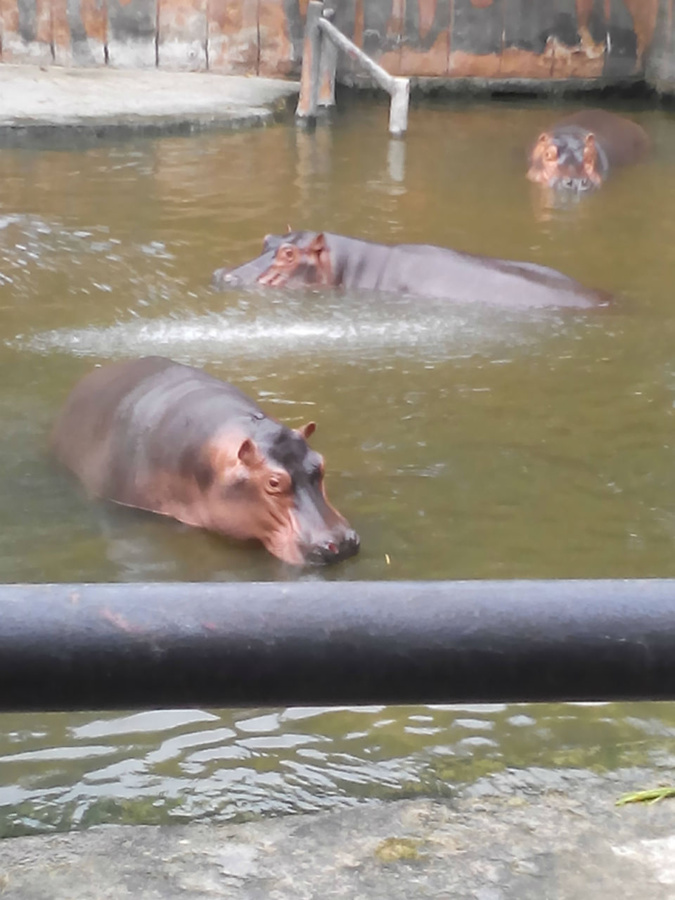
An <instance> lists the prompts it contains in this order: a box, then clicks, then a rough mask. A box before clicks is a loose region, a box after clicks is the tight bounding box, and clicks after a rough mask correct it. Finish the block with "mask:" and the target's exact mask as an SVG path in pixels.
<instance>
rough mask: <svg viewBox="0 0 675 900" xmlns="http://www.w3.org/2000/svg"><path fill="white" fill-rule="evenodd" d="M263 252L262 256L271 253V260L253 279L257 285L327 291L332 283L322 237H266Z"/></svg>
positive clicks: (305, 233)
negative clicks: (320, 288) (325, 289)
mask: <svg viewBox="0 0 675 900" xmlns="http://www.w3.org/2000/svg"><path fill="white" fill-rule="evenodd" d="M264 248H265V252H266V253H274V258H273V260H272V262H271V264H270V265H269V266H268V267H267V269H266V270H265V271H264V272H263V273H262V274H260V275H258V277H257V278H256V282H257V283H258V284H263V285H265V286H267V287H286V286H287V285H289V286H297V285H306V286H307V287H322V286H323V287H328V286H331V285H333V284H334V283H335V280H334V276H333V269H332V266H331V258H330V251H329V249H328V243H327V241H326V237H325V235H324V234H322V233H319V234H316V233H314V232H311V231H310V232H308V231H295V232H290V233H289V234H285V235H283V237H282V236H280V235H273V234H270V235H267V237H266V238H265V243H264Z"/></svg>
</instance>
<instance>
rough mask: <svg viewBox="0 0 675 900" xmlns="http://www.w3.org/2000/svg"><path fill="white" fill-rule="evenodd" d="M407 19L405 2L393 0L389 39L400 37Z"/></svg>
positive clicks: (388, 28) (403, 0)
mask: <svg viewBox="0 0 675 900" xmlns="http://www.w3.org/2000/svg"><path fill="white" fill-rule="evenodd" d="M404 18H405V0H392V3H391V15H390V16H389V21H388V22H387V37H400V36H401V32H402V31H403V20H404Z"/></svg>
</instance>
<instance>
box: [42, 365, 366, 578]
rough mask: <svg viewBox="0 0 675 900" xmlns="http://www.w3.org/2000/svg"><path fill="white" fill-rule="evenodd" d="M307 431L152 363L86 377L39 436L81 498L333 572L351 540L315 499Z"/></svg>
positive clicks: (315, 468) (213, 385)
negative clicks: (46, 436)
mask: <svg viewBox="0 0 675 900" xmlns="http://www.w3.org/2000/svg"><path fill="white" fill-rule="evenodd" d="M314 430H315V425H314V423H313V422H310V423H309V424H307V425H304V426H303V427H301V428H298V429H293V428H288V427H287V426H285V425H282V424H281V423H279V422H277V421H276V420H275V419H272V418H270V417H269V416H267V415H265V413H264V412H263V411H262V410H261V409H260V408H259V407H258V406H257V404H256V403H254V402H253V401H252V400H251V399H250V398H249V397H247V396H246V395H245V394H244V393H242V392H241V391H240V390H238V388H236V387H234V386H232V385H231V384H227V383H226V382H224V381H221V380H220V379H218V378H213V377H212V376H211V375H208V374H207V373H206V372H204V371H202V370H201V369H194V368H192V367H190V366H184V365H181V364H179V363H175V362H172V361H171V360H169V359H163V358H161V357H158V356H150V357H144V358H142V359H136V360H131V361H125V362H117V363H112V364H110V365H106V366H102V367H100V368H97V369H94V371H93V372H91V373H89V374H88V375H86V376H85V377H84V378H83V379H82V380H81V381H80V382H79V383H78V384H77V385H76V386H75V387H74V389H73V390H72V392H71V394H70V396H69V397H68V399H67V401H66V404H65V406H64V408H63V410H62V412H61V414H60V416H59V417H58V419H57V421H56V424H55V426H54V429H53V432H52V436H51V448H52V451H53V453H54V454H55V456H56V457H57V459H58V460H59V461H60V462H61V463H62V464H63V465H65V466H66V467H67V468H68V469H70V470H71V471H72V472H74V473H75V475H77V476H78V478H79V479H80V480H81V482H82V483H83V485H84V487H85V488H86V490H87V492H88V493H89V494H91V495H93V496H96V497H101V498H105V499H108V500H113V501H115V502H116V503H121V504H124V505H126V506H132V507H137V508H139V509H145V510H149V511H151V512H155V513H161V514H162V515H166V516H171V517H173V518H174V519H178V520H179V521H181V522H185V523H187V524H188V525H194V526H197V527H201V528H206V529H208V530H210V531H214V532H217V533H219V534H223V535H227V536H228V537H233V538H240V539H256V540H259V541H261V542H262V543H263V545H264V546H265V547H266V548H267V550H269V552H270V553H272V554H274V556H276V557H278V558H279V559H281V560H284V561H285V562H287V563H291V564H292V565H302V564H306V563H308V564H322V563H329V562H336V561H337V560H340V559H343V558H345V557H348V556H352V555H353V554H355V553H356V552H357V551H358V549H359V538H358V535H357V534H356V532H355V531H354V530H353V529H351V528H350V527H349V525H348V523H347V521H346V520H345V519H344V518H343V517H342V516H341V515H340V513H338V512H337V510H335V509H334V508H333V507H332V506H331V505H330V503H329V502H328V499H327V497H326V494H325V491H324V485H323V479H324V463H323V458H322V457H321V456H320V455H319V454H318V453H317V452H315V451H314V450H312V449H311V448H310V447H309V446H308V444H307V439H308V438H309V437H310V436H311V435H312V433H313V432H314Z"/></svg>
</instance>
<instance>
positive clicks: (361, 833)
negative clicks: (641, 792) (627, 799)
mask: <svg viewBox="0 0 675 900" xmlns="http://www.w3.org/2000/svg"><path fill="white" fill-rule="evenodd" d="M658 778H659V772H658V770H650V769H632V770H624V771H622V772H616V773H610V774H608V775H604V776H601V775H596V774H593V773H591V772H589V771H586V770H580V769H562V770H548V769H529V770H515V769H512V770H505V771H504V772H502V773H500V774H498V775H495V776H492V777H490V778H484V779H481V780H480V781H478V782H476V783H475V784H473V785H472V786H471V787H468V788H466V789H464V790H462V791H461V792H459V794H458V795H457V796H456V797H452V798H450V799H415V800H402V801H398V802H388V803H369V804H363V805H359V806H356V807H352V808H349V809H342V810H336V811H333V812H326V813H320V814H316V815H298V816H288V817H284V818H277V819H267V820H263V821H258V822H246V823H242V824H215V823H208V822H206V823H204V822H203V823H195V824H190V825H176V826H132V825H131V826H101V827H96V828H91V829H90V830H88V831H85V832H81V833H71V834H56V835H45V836H37V837H21V838H9V839H6V840H4V841H2V842H1V843H0V893H1V894H2V898H3V900H85V898H86V900H107V898H110V900H113V898H114V900H119V898H122V897H133V898H134V900H157V898H160V897H161V898H165V900H182V898H185V900H188V898H190V900H200V898H204V900H207V898H209V900H213V898H218V897H237V898H246V900H248V898H250V900H262V898H268V897H271V898H274V900H301V898H307V900H310V898H314V897H331V898H332V900H353V898H354V897H367V898H369V900H380V898H381V900H410V898H411V897H415V898H423V897H434V898H436V900H468V898H474V900H543V898H551V900H553V898H561V900H562V898H564V900H589V898H590V897H592V898H593V900H635V898H649V900H671V898H672V897H673V890H675V821H674V818H673V811H674V809H675V807H674V806H673V802H672V801H668V800H665V801H663V802H661V803H658V804H655V805H654V804H651V805H644V804H631V805H628V806H622V807H617V806H616V805H615V802H616V800H617V799H618V797H619V796H620V795H621V794H622V793H623V792H624V791H631V790H636V789H639V788H644V787H648V786H653V785H654V784H655V783H656V782H657V781H658Z"/></svg>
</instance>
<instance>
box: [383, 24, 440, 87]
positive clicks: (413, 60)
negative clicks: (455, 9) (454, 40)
mask: <svg viewBox="0 0 675 900" xmlns="http://www.w3.org/2000/svg"><path fill="white" fill-rule="evenodd" d="M449 54H450V34H449V32H448V31H447V30H445V31H442V32H441V33H440V34H439V35H438V37H437V38H436V40H435V41H434V43H433V44H432V46H431V47H430V48H429V49H428V50H423V49H421V48H416V47H411V46H410V45H409V44H403V45H402V47H401V49H400V50H397V51H396V52H395V53H393V52H390V53H383V54H382V56H381V57H380V59H379V60H378V62H379V63H380V65H381V66H383V67H384V68H385V69H386V70H387V71H388V72H391V73H392V74H393V75H395V74H399V72H400V73H401V74H403V75H408V74H410V73H411V72H414V73H415V75H419V76H420V77H421V78H445V77H446V76H447V74H448V56H449ZM394 64H396V65H397V66H398V71H396V72H394V71H393V68H391V67H392V66H393V65H394Z"/></svg>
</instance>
